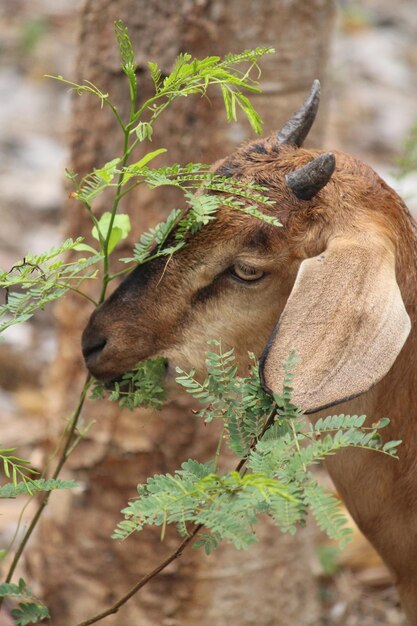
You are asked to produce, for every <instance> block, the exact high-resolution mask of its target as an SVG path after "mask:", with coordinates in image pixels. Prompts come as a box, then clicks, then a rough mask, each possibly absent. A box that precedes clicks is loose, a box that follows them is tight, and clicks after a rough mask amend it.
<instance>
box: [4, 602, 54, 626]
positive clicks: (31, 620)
mask: <svg viewBox="0 0 417 626" xmlns="http://www.w3.org/2000/svg"><path fill="white" fill-rule="evenodd" d="M11 615H12V617H13V619H14V620H15V623H16V625H17V626H27V625H28V624H37V623H38V622H41V621H42V620H44V619H48V618H50V615H49V611H48V609H47V608H46V606H44V605H43V604H40V603H38V602H19V608H18V609H12V612H11Z"/></svg>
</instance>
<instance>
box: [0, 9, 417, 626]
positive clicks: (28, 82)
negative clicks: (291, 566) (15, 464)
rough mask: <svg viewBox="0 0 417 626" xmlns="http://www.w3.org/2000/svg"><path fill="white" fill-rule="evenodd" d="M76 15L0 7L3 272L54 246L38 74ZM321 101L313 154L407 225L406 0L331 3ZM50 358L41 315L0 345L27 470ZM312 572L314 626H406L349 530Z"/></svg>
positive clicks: (414, 92)
mask: <svg viewBox="0 0 417 626" xmlns="http://www.w3.org/2000/svg"><path fill="white" fill-rule="evenodd" d="M81 5H82V1H81V0H13V2H9V1H8V0H2V1H0V267H1V268H3V269H7V268H9V267H11V266H12V265H13V264H14V263H15V262H16V260H17V259H19V258H21V257H22V256H24V254H25V253H26V252H27V251H30V252H38V251H41V250H43V249H46V248H48V247H50V246H51V245H53V244H54V243H58V242H59V241H60V240H61V239H62V236H63V233H62V223H63V215H62V211H63V209H62V207H63V204H64V197H65V191H64V175H63V174H64V169H65V167H66V166H67V165H68V160H69V156H68V155H69V152H68V120H69V114H70V101H71V97H70V95H69V94H68V93H67V92H66V91H65V89H64V88H63V86H62V85H61V84H59V83H56V82H54V81H53V80H50V79H47V78H45V74H52V75H57V74H62V75H64V76H65V77H67V78H72V77H73V76H74V64H75V59H76V52H77V38H78V31H79V11H80V8H81ZM278 46H279V42H277V44H276V47H278ZM326 97H328V101H327V102H328V104H327V113H326V115H327V118H328V119H327V125H326V134H325V141H324V147H326V148H329V149H333V148H337V149H340V150H344V151H347V152H351V153H352V154H354V155H356V156H358V157H360V158H362V159H363V160H365V161H366V162H368V163H369V164H370V165H372V167H374V169H375V170H376V171H377V172H378V173H379V174H380V175H381V176H382V177H383V178H384V179H385V180H387V182H389V184H391V185H392V186H393V187H394V188H396V189H397V190H398V191H399V193H400V194H401V195H402V196H403V197H404V199H405V200H406V202H407V203H408V205H409V207H410V209H411V211H412V212H414V215H417V171H416V170H414V171H413V170H412V169H411V171H409V172H407V173H404V168H401V167H399V163H400V161H401V159H402V163H403V164H404V153H405V147H406V145H407V143H410V138H412V136H413V128H414V136H416V130H415V128H416V126H415V125H416V123H417V11H416V7H415V0H397V2H395V3H392V2H391V0H362V1H361V2H354V1H349V0H344V1H342V0H340V1H339V3H338V15H337V25H336V30H335V33H334V36H333V40H332V47H331V59H330V71H329V77H328V82H327V87H326ZM56 352H57V341H56V335H55V331H54V327H53V318H52V314H51V312H50V311H46V312H45V313H44V314H43V315H38V316H37V317H36V318H35V319H34V320H33V321H32V322H31V323H29V324H25V325H20V326H16V327H12V328H11V329H10V330H9V331H8V332H7V333H6V334H5V341H4V342H3V343H1V344H0V432H1V445H2V447H8V446H11V445H13V446H14V445H18V446H19V452H21V453H22V455H23V456H25V458H30V459H31V460H32V461H33V463H34V464H35V465H36V463H37V462H38V460H39V458H40V455H41V452H40V446H41V443H42V439H43V432H42V413H43V407H44V402H45V397H44V395H43V394H44V391H43V390H42V384H43V383H44V378H45V372H47V371H48V369H47V366H48V365H50V364H51V363H53V361H54V359H55V357H56ZM28 354H30V358H27V355H28ZM323 481H324V482H326V481H328V479H327V478H326V476H325V474H323ZM329 486H330V487H331V485H330V484H329ZM20 510H21V501H19V502H13V501H4V502H2V511H1V516H0V543H1V546H5V545H7V543H8V542H9V541H10V539H11V538H12V536H13V533H14V529H15V523H16V519H17V517H18V515H19V513H20ZM312 571H313V573H314V575H315V576H316V577H317V578H318V580H319V587H320V592H321V618H320V619H321V621H320V622H319V623H320V625H321V626H325V625H331V624H343V625H345V626H354V625H357V624H361V626H377V625H378V626H379V625H381V626H382V624H389V625H390V626H402V625H404V624H405V621H404V618H403V617H402V613H401V610H400V608H399V606H398V601H397V596H396V592H395V590H394V589H393V587H392V585H391V581H390V577H389V574H388V572H387V570H386V568H385V567H384V565H383V564H382V563H381V562H380V560H379V558H378V556H377V555H376V554H375V553H374V552H373V551H372V549H371V548H370V547H369V546H368V545H367V544H366V542H365V541H364V540H363V539H362V538H361V537H360V535H359V533H357V532H356V531H355V541H354V542H353V543H352V544H350V545H349V546H348V548H346V550H345V551H344V552H343V553H342V554H339V553H338V552H337V550H336V549H335V547H334V546H332V545H331V544H330V543H329V542H327V541H326V540H325V539H324V538H322V537H321V536H320V534H319V533H317V538H316V550H315V558H314V559H313V561H312ZM4 619H5V618H4ZM0 623H1V622H0ZM4 623H6V622H4Z"/></svg>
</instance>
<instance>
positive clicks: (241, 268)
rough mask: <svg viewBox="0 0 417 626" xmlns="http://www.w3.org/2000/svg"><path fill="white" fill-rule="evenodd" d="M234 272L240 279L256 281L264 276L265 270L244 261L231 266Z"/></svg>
mask: <svg viewBox="0 0 417 626" xmlns="http://www.w3.org/2000/svg"><path fill="white" fill-rule="evenodd" d="M231 271H232V274H233V275H234V276H236V277H237V278H240V280H247V281H254V280H259V279H260V278H262V276H264V274H265V272H263V271H262V270H260V269H258V268H257V267H253V266H250V265H245V264H244V263H235V265H233V267H232V268H231Z"/></svg>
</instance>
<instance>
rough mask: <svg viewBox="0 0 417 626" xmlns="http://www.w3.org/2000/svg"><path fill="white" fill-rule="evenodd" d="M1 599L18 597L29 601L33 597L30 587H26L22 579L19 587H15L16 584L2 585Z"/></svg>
mask: <svg viewBox="0 0 417 626" xmlns="http://www.w3.org/2000/svg"><path fill="white" fill-rule="evenodd" d="M0 597H2V598H6V597H18V598H21V599H27V598H31V597H32V592H31V591H30V589H29V588H28V587H26V583H25V581H24V580H23V578H20V579H19V584H18V585H15V584H14V583H0Z"/></svg>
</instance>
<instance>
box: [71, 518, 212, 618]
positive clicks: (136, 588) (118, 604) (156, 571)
mask: <svg viewBox="0 0 417 626" xmlns="http://www.w3.org/2000/svg"><path fill="white" fill-rule="evenodd" d="M202 527H203V525H202V524H199V525H198V526H196V527H195V528H194V530H193V531H192V533H191V534H190V535H188V537H186V538H185V539H183V541H182V542H181V543H180V545H179V546H178V548H177V549H176V550H175V552H173V553H172V554H170V555H169V556H168V557H167V558H166V559H165V560H164V561H162V563H160V564H159V565H158V566H157V567H155V569H153V570H152V571H151V572H149V574H146V576H144V577H143V578H141V579H140V581H139V582H137V583H136V585H134V586H133V587H132V589H131V590H130V591H128V592H127V593H126V594H125V595H124V596H122V597H121V598H120V600H118V601H117V602H116V603H115V604H113V606H111V607H110V608H109V609H107V610H106V611H103V612H102V613H100V614H99V615H95V616H94V617H91V618H90V619H87V620H86V621H84V622H80V623H79V624H77V626H90V624H95V623H96V622H99V621H100V620H102V619H104V618H105V617H108V616H109V615H113V614H114V613H117V612H118V610H119V609H120V608H121V607H122V606H123V605H124V604H126V602H127V601H128V600H130V598H132V597H133V596H134V595H135V594H136V593H137V592H138V591H139V589H141V588H142V587H144V586H145V585H146V584H147V583H148V582H149V581H150V580H152V578H154V577H155V576H156V575H157V574H159V572H162V570H163V569H165V568H166V567H167V566H168V565H169V564H170V563H172V561H175V559H178V557H180V556H181V555H182V553H183V552H184V550H185V548H186V547H187V546H188V544H189V543H191V541H192V540H193V539H194V537H195V536H196V535H197V533H198V532H199V531H200V530H201V528H202Z"/></svg>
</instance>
